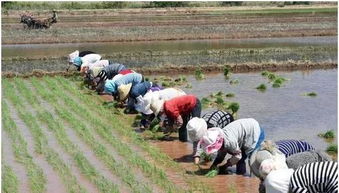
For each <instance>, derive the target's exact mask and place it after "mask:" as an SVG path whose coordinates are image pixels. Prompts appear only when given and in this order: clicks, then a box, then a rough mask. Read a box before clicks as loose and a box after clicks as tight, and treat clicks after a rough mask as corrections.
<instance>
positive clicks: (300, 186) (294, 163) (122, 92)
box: [69, 51, 338, 193]
mask: <svg viewBox="0 0 339 193" xmlns="http://www.w3.org/2000/svg"><path fill="white" fill-rule="evenodd" d="M69 62H70V63H71V64H74V65H75V66H76V67H77V69H78V70H79V71H80V72H81V73H83V75H84V78H85V82H87V83H88V85H89V86H91V87H92V89H96V90H97V92H98V93H99V94H104V95H111V96H113V98H114V99H115V100H117V101H120V102H121V105H123V106H124V107H126V109H125V112H133V111H136V112H140V113H141V114H142V117H143V119H142V120H141V122H140V126H141V127H142V128H143V129H147V128H148V127H149V125H150V122H151V121H153V120H156V119H158V120H160V127H161V128H163V132H164V133H165V134H167V135H169V134H170V133H171V132H173V131H174V132H176V131H177V132H178V135H179V140H180V141H182V142H187V141H190V142H192V143H193V154H192V155H193V158H194V159H193V160H194V164H200V163H201V162H202V161H204V160H203V157H204V156H202V154H207V155H210V156H211V157H212V158H213V162H212V164H211V166H210V170H217V171H218V174H220V175H223V174H228V173H229V167H231V166H233V165H235V166H236V174H239V175H245V174H246V172H247V171H246V165H248V166H249V168H250V173H251V175H254V176H256V177H258V178H259V179H260V181H261V183H260V186H259V187H258V189H259V192H260V193H264V192H267V193H288V192H293V193H294V192H296V193H299V192H337V191H338V185H337V176H338V174H337V167H338V166H337V163H336V162H333V161H332V159H331V158H330V157H329V156H328V155H327V154H326V153H325V152H322V151H319V150H316V149H315V148H314V147H313V146H312V145H310V144H309V143H307V142H305V141H300V140H293V139H289V140H280V141H276V142H273V141H271V140H268V139H265V131H264V129H263V128H262V127H261V126H260V124H259V123H258V121H257V120H255V119H253V118H241V119H237V120H235V119H234V117H233V116H232V115H231V114H230V113H228V112H224V111H220V110H215V111H212V112H209V113H206V114H204V115H203V116H201V115H202V114H201V103H200V100H199V99H198V98H197V97H196V96H194V95H191V94H186V93H185V92H184V91H182V90H181V89H178V88H165V89H164V88H162V87H160V86H158V85H156V84H154V83H153V82H149V81H145V80H144V77H143V76H142V74H140V73H137V72H135V71H133V70H131V69H128V68H126V67H125V66H124V65H123V64H119V63H114V62H112V61H110V60H103V59H101V56H100V55H98V54H95V53H94V52H90V51H87V52H79V51H75V52H73V53H71V54H70V55H69Z"/></svg>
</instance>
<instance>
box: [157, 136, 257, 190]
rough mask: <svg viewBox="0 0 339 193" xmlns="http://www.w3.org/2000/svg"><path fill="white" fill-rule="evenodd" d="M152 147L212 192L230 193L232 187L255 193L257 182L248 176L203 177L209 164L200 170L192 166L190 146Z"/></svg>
mask: <svg viewBox="0 0 339 193" xmlns="http://www.w3.org/2000/svg"><path fill="white" fill-rule="evenodd" d="M152 143H153V145H155V146H157V147H159V148H160V149H161V150H162V151H163V152H164V153H166V154H167V155H168V156H170V157H171V158H172V159H173V160H174V161H177V162H178V163H179V164H180V166H181V167H183V168H184V169H185V170H186V173H187V174H192V175H193V174H195V175H196V176H197V177H198V179H199V180H201V181H203V182H204V183H206V184H207V185H210V187H211V188H212V189H213V191H214V192H219V193H228V192H231V189H232V186H233V188H234V189H235V190H237V192H241V193H253V192H257V191H256V190H258V187H259V180H258V179H257V178H252V177H248V176H240V175H234V174H230V175H218V176H216V177H214V178H207V177H205V176H204V175H205V174H206V172H207V171H208V168H209V166H210V164H211V163H206V164H202V165H201V170H199V169H198V167H197V166H195V165H194V164H193V158H192V145H191V144H189V143H182V142H179V141H178V140H175V141H154V142H152Z"/></svg>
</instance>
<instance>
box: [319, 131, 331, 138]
mask: <svg viewBox="0 0 339 193" xmlns="http://www.w3.org/2000/svg"><path fill="white" fill-rule="evenodd" d="M318 136H319V137H322V138H325V139H334V138H335V134H334V131H333V130H328V131H326V132H325V133H319V134H318Z"/></svg>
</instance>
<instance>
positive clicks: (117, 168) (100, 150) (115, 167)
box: [36, 81, 150, 192]
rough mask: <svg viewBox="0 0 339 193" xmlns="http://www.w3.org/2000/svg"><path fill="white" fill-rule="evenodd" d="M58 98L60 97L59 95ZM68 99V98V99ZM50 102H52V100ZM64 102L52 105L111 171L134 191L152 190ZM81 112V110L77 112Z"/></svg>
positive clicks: (72, 107)
mask: <svg viewBox="0 0 339 193" xmlns="http://www.w3.org/2000/svg"><path fill="white" fill-rule="evenodd" d="M36 86H37V87H40V88H43V89H42V91H45V92H46V93H49V94H51V93H50V92H48V91H47V90H46V89H44V88H46V87H45V86H44V85H41V84H40V82H38V81H37V82H36ZM56 93H57V90H56V92H52V95H54V96H58V95H56ZM57 98H58V97H57ZM67 101H68V100H67ZM49 102H52V100H50V101H49ZM74 104H75V103H74ZM74 104H73V106H71V108H70V109H78V108H77V106H76V105H75V106H74ZM61 105H62V104H60V103H53V104H52V106H54V108H55V109H56V113H57V114H58V115H59V116H60V117H61V118H62V119H63V120H64V121H66V122H67V123H69V124H70V126H71V127H72V128H73V129H74V130H75V131H76V132H77V133H78V135H79V136H80V137H81V138H82V139H83V140H84V141H85V142H86V143H87V144H89V145H90V146H91V147H92V148H93V151H94V153H95V154H96V155H97V156H98V157H99V158H100V159H101V160H103V162H105V164H106V166H107V167H108V168H110V170H111V172H113V173H115V174H116V175H117V176H120V177H121V178H122V180H123V181H124V182H125V183H126V185H128V186H130V187H131V188H132V190H133V191H134V192H150V188H149V187H147V186H145V187H144V185H143V184H141V183H140V182H137V180H136V179H135V176H134V175H133V173H131V172H130V170H129V168H128V167H126V166H124V165H122V164H119V163H117V162H116V160H115V159H114V157H113V156H112V155H111V154H109V153H108V151H107V149H106V148H105V147H104V146H103V145H102V144H100V143H99V142H97V140H96V139H95V138H94V137H93V134H92V131H90V129H89V128H88V127H86V125H85V124H83V123H82V122H81V120H79V119H78V118H76V117H75V116H74V115H73V113H70V112H69V111H68V110H66V109H65V108H62V107H61ZM67 105H69V104H67ZM77 113H79V112H77Z"/></svg>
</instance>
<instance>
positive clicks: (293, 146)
mask: <svg viewBox="0 0 339 193" xmlns="http://www.w3.org/2000/svg"><path fill="white" fill-rule="evenodd" d="M275 143H276V144H277V146H278V149H279V150H280V151H281V152H282V153H283V154H285V156H286V157H288V156H290V155H293V154H296V153H301V152H304V151H309V150H314V147H313V146H312V145H310V144H309V143H307V142H305V141H300V140H292V139H291V140H280V141H277V142H275Z"/></svg>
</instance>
